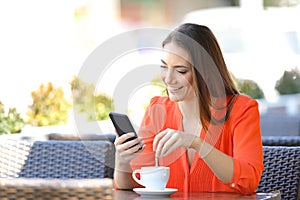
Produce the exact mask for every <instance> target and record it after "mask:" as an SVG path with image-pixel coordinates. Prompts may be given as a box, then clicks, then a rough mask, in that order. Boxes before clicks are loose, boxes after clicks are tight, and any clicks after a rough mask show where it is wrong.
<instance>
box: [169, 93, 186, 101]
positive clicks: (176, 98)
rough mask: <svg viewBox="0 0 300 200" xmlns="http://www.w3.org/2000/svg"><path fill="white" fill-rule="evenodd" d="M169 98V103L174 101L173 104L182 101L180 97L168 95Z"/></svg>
mask: <svg viewBox="0 0 300 200" xmlns="http://www.w3.org/2000/svg"><path fill="white" fill-rule="evenodd" d="M169 98H170V100H171V101H174V102H179V101H183V98H182V97H180V96H176V95H172V94H171V95H169Z"/></svg>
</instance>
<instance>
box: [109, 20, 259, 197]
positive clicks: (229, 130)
mask: <svg viewBox="0 0 300 200" xmlns="http://www.w3.org/2000/svg"><path fill="white" fill-rule="evenodd" d="M162 46H163V49H164V50H165V54H164V56H163V57H162V58H161V62H162V63H161V67H160V68H161V79H162V81H163V82H164V84H165V86H166V90H167V94H168V96H156V97H153V98H152V100H151V102H150V105H149V106H148V108H147V110H146V112H145V115H144V118H143V120H142V123H141V127H140V129H139V131H138V136H139V137H138V138H137V139H135V140H132V141H130V142H125V143H124V141H126V140H127V139H128V138H129V137H130V134H124V135H122V136H120V137H117V138H116V140H115V146H116V169H115V176H114V177H115V186H116V187H117V188H121V189H132V188H134V187H141V185H139V184H137V183H136V182H135V181H134V180H133V179H132V178H131V173H132V171H133V170H135V169H139V168H141V167H143V166H154V164H155V158H156V157H159V165H160V166H167V167H170V179H169V182H168V184H167V187H168V188H176V189H178V191H189V192H193V191H213V192H215V191H218V192H219V191H222V192H237V193H241V194H250V193H254V192H255V190H256V187H257V186H258V183H259V181H260V177H261V174H262V170H263V151H262V142H261V133H260V124H259V112H258V103H257V102H256V101H255V100H253V99H251V98H249V97H247V96H244V95H241V94H239V92H238V90H237V88H236V86H235V84H234V82H233V80H232V78H231V76H230V73H229V71H228V69H227V67H226V65H225V62H224V59H223V56H222V52H221V50H220V47H219V45H218V42H217V40H216V38H215V36H214V35H213V33H212V32H211V30H210V29H209V28H208V27H206V26H203V25H198V24H182V25H181V26H179V27H178V28H177V29H175V30H174V31H172V32H171V33H170V34H169V35H168V36H167V37H166V39H165V40H164V41H163V43H162ZM140 147H142V148H141V149H140Z"/></svg>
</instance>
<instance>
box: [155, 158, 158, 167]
mask: <svg viewBox="0 0 300 200" xmlns="http://www.w3.org/2000/svg"><path fill="white" fill-rule="evenodd" d="M155 167H158V157H157V156H155Z"/></svg>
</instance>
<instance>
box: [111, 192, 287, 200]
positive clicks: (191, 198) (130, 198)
mask: <svg viewBox="0 0 300 200" xmlns="http://www.w3.org/2000/svg"><path fill="white" fill-rule="evenodd" d="M114 199H115V200H123V199H126V200H149V199H153V200H154V199H160V200H172V199H173V200H196V199H197V200H201V199H214V200H218V199H220V200H232V199H242V200H250V199H251V200H253V199H256V200H265V199H275V200H279V199H281V198H280V193H279V192H274V193H257V194H253V195H240V194H235V193H213V192H191V193H184V192H176V193H174V194H171V195H170V196H165V197H162V196H153V197H149V196H148V197H147V196H141V195H139V194H137V193H135V192H134V191H131V190H116V191H114Z"/></svg>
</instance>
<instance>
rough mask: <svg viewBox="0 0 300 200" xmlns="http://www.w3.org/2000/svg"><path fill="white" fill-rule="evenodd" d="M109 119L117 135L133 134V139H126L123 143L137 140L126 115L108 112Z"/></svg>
mask: <svg viewBox="0 0 300 200" xmlns="http://www.w3.org/2000/svg"><path fill="white" fill-rule="evenodd" d="M109 118H110V119H111V121H112V123H113V125H114V127H115V129H116V131H117V134H118V135H119V136H121V135H123V134H126V133H129V132H133V133H134V134H135V136H134V137H132V138H129V139H127V140H126V141H125V142H127V141H129V140H133V139H135V138H137V134H136V132H135V130H134V128H133V126H132V123H131V122H130V120H129V118H128V116H127V115H125V114H121V113H115V112H110V113H109ZM125 142H124V143H125Z"/></svg>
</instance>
